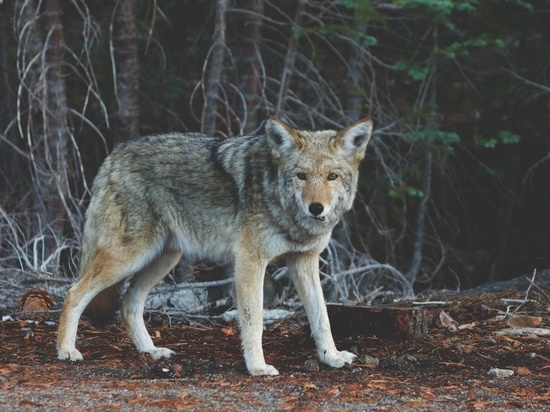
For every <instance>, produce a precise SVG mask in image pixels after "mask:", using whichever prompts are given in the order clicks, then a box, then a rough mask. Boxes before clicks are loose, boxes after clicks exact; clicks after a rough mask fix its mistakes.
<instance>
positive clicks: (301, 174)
mask: <svg viewBox="0 0 550 412" xmlns="http://www.w3.org/2000/svg"><path fill="white" fill-rule="evenodd" d="M296 177H297V178H298V179H300V180H306V179H307V176H306V174H305V173H301V172H300V173H296Z"/></svg>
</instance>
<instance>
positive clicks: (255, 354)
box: [235, 252, 279, 376]
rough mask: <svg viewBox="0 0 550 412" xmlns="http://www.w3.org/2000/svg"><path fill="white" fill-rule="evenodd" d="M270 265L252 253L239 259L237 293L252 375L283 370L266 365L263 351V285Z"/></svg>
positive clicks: (246, 357)
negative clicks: (267, 267)
mask: <svg viewBox="0 0 550 412" xmlns="http://www.w3.org/2000/svg"><path fill="white" fill-rule="evenodd" d="M266 266H267V263H266V262H263V261H262V260H261V259H259V257H256V256H252V253H247V252H245V253H241V254H239V255H237V256H236V258H235V292H236V295H237V309H238V311H239V325H240V327H241V340H242V345H243V350H244V360H245V363H246V367H247V369H248V372H249V373H250V374H251V375H254V376H258V375H278V374H279V371H278V370H277V369H275V368H274V367H273V366H271V365H268V364H266V363H265V359H264V353H263V350H262V334H263V283H264V276H265V269H266Z"/></svg>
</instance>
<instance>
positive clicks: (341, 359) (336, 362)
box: [319, 350, 357, 368]
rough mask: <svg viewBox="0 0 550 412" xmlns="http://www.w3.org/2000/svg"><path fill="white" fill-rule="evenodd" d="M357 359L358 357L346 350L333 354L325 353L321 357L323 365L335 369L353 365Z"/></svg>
mask: <svg viewBox="0 0 550 412" xmlns="http://www.w3.org/2000/svg"><path fill="white" fill-rule="evenodd" d="M356 357H357V356H355V355H354V354H353V353H351V352H348V351H345V350H342V351H336V352H334V353H332V354H327V353H323V354H320V356H319V358H320V359H321V361H322V362H323V363H326V364H327V365H329V366H332V367H333V368H341V367H342V366H344V365H347V364H349V363H352V362H353V361H354V360H355V358H356Z"/></svg>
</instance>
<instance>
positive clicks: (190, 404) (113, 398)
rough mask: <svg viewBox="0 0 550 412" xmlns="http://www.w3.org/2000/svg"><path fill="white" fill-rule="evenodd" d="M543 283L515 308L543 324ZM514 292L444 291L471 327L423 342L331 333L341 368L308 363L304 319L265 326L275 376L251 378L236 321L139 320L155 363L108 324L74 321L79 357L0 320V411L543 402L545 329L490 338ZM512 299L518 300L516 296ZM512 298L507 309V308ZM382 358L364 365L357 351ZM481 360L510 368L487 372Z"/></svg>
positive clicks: (533, 406)
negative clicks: (342, 352) (347, 357)
mask: <svg viewBox="0 0 550 412" xmlns="http://www.w3.org/2000/svg"><path fill="white" fill-rule="evenodd" d="M548 296H549V295H548V293H547V292H542V291H541V292H539V294H537V293H532V294H531V296H530V298H531V299H532V300H533V301H532V302H530V303H528V304H526V305H523V306H522V307H521V308H520V310H519V311H518V312H517V313H521V314H523V315H530V316H538V317H540V318H541V322H540V324H539V325H538V326H539V327H541V328H550V319H549V316H550V304H549V301H548ZM522 297H523V294H522V293H518V292H513V291H506V292H501V293H498V294H495V293H493V294H481V295H475V296H469V297H459V296H457V297H453V298H447V299H446V300H447V301H448V302H449V303H448V304H447V305H446V306H445V307H444V310H445V311H446V312H447V313H448V314H450V315H451V316H452V317H453V318H454V319H455V320H456V321H457V322H458V323H459V324H466V323H470V322H477V323H475V324H474V326H473V327H472V329H463V330H458V331H456V332H451V331H449V330H448V329H446V328H444V327H441V326H438V325H437V324H436V323H433V324H432V325H430V336H429V337H428V338H422V339H407V340H404V339H392V338H386V337H384V338H379V337H376V336H369V334H368V331H365V334H364V335H361V336H340V337H336V340H337V345H338V347H339V348H341V349H347V350H351V351H354V352H355V353H357V355H358V357H359V361H358V362H356V363H354V364H353V365H351V366H349V367H346V368H344V369H331V368H328V367H325V366H323V365H321V366H320V370H318V371H306V369H307V368H309V367H311V366H313V369H315V367H316V366H317V364H316V362H312V361H311V360H312V359H315V358H314V346H313V342H312V340H311V338H310V337H309V329H308V327H307V322H306V321H305V318H304V317H303V316H295V317H293V318H291V319H287V320H285V321H282V322H280V323H278V324H275V325H271V326H268V327H267V328H266V331H265V333H264V350H265V353H266V357H267V361H268V362H269V363H272V364H273V365H274V366H276V367H277V368H278V369H279V371H280V373H281V374H280V375H279V376H276V377H250V376H249V375H248V374H247V373H246V370H245V367H244V363H243V360H242V353H241V349H240V342H239V333H238V329H237V327H236V325H234V324H231V325H228V324H222V323H208V324H204V325H197V324H193V325H190V324H189V323H188V322H185V321H183V320H181V321H176V320H174V319H168V318H166V317H162V316H155V317H151V318H150V319H149V320H148V328H149V331H150V332H151V334H152V336H154V337H155V341H156V343H157V344H158V345H162V346H166V347H168V348H171V349H173V350H175V351H176V352H177V353H178V354H177V355H176V356H175V357H173V358H172V359H169V360H161V361H154V360H151V359H150V358H148V357H147V356H145V355H140V354H138V353H136V351H135V349H134V348H133V345H132V344H131V342H130V341H129V340H128V338H127V335H126V333H125V332H124V330H123V329H122V327H121V326H120V325H118V324H116V325H112V326H109V327H107V328H106V329H101V330H100V329H95V328H93V327H91V326H90V325H89V324H88V323H87V322H85V321H83V322H81V326H80V328H79V335H78V336H79V337H78V342H77V346H78V347H79V349H80V350H81V351H82V353H83V355H84V359H85V360H84V362H81V363H70V362H66V361H59V360H57V359H56V353H55V336H56V324H55V323H54V322H44V321H38V322H36V321H35V322H34V323H29V322H28V320H26V319H22V318H21V319H18V320H16V321H4V322H0V410H49V411H62V410H68V409H70V410H73V411H84V410H94V411H95V410H105V409H109V410H122V411H131V410H147V411H161V410H177V409H185V410H201V411H203V410H214V409H215V410H224V411H233V410H234V411H237V410H238V411H247V410H248V411H252V410H295V409H296V410H331V411H334V410H342V411H343V410H392V411H393V410H417V411H422V410H448V411H456V410H543V409H548V408H549V407H550V338H549V337H537V336H535V335H529V336H520V337H510V336H500V335H496V334H495V333H494V332H495V331H497V330H502V329H506V328H507V327H508V326H507V325H506V323H505V322H503V321H495V320H494V314H495V313H497V311H505V310H506V307H507V305H508V306H509V304H508V303H506V302H503V301H502V300H501V298H522ZM516 306H518V304H516ZM513 309H514V307H512V308H511V310H513ZM366 355H370V356H372V357H375V358H377V359H379V360H380V364H379V365H378V366H377V367H373V366H371V365H367V364H366V363H365V362H366V361H365V356H366ZM491 368H503V369H511V370H513V371H514V375H513V376H510V377H506V378H496V377H493V376H490V375H488V374H487V372H488V371H489V370H490V369H491Z"/></svg>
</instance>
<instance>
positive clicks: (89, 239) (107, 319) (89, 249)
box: [80, 230, 124, 327]
mask: <svg viewBox="0 0 550 412" xmlns="http://www.w3.org/2000/svg"><path fill="white" fill-rule="evenodd" d="M97 252H98V250H97V238H96V236H95V233H94V231H93V230H84V239H83V241H82V256H81V259H80V276H82V275H83V274H84V273H86V272H87V271H88V269H89V268H90V266H91V265H92V262H93V261H94V259H95V257H96V256H97ZM123 283H124V282H119V283H116V284H114V285H113V286H110V287H108V288H107V289H104V290H102V291H101V292H99V293H98V294H97V295H96V296H95V297H94V298H93V299H92V300H91V302H90V303H89V304H88V306H87V307H86V309H85V310H84V315H85V316H86V317H87V318H88V319H89V320H90V321H91V322H92V324H93V325H94V326H96V327H103V326H106V325H108V324H110V323H112V322H113V321H114V320H115V314H116V311H117V309H118V308H119V303H120V291H121V289H122V286H123Z"/></svg>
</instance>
